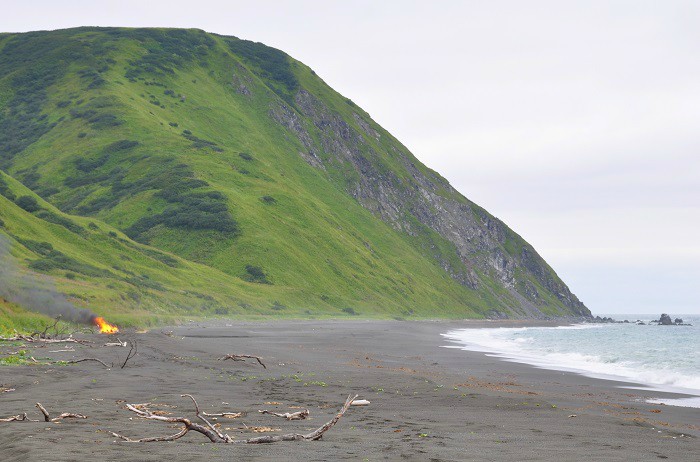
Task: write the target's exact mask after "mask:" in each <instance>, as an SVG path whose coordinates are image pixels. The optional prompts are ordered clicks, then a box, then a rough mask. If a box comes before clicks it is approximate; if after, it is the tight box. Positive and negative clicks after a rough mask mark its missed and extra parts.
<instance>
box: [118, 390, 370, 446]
mask: <svg viewBox="0 0 700 462" xmlns="http://www.w3.org/2000/svg"><path fill="white" fill-rule="evenodd" d="M182 396H183V397H187V398H190V399H191V400H192V403H194V407H195V415H196V417H197V418H198V419H199V420H201V421H202V422H204V425H202V424H199V423H196V422H193V421H192V420H190V419H188V418H186V417H168V416H163V415H157V414H155V413H153V412H151V411H149V410H148V409H139V408H138V407H136V405H133V404H127V405H126V408H127V409H128V410H130V411H131V412H134V413H135V414H136V415H138V416H139V417H141V418H143V419H148V420H159V421H161V422H168V423H179V424H182V425H183V427H182V430H180V431H179V432H177V433H175V434H174V435H166V436H155V437H146V438H139V439H132V438H129V437H127V436H124V435H121V434H119V433H115V432H112V431H108V432H107V433H109V434H110V435H112V436H114V437H115V438H119V439H121V440H123V441H126V442H129V443H150V442H156V441H174V440H176V439H179V438H182V437H183V436H185V435H186V434H187V433H189V432H190V431H195V432H198V433H201V434H203V435H204V436H206V437H207V438H209V441H211V442H212V443H224V444H233V443H244V444H264V443H277V442H279V441H315V440H318V439H320V438H321V437H322V436H323V434H324V433H326V432H327V431H328V430H330V429H331V428H332V427H333V426H334V425H335V424H336V423H338V420H340V418H341V417H342V416H343V414H345V412H346V411H347V410H348V408H349V407H350V403H352V401H353V400H354V399H355V398H357V395H355V396H348V398H347V399H346V400H345V404H343V407H342V408H341V409H340V411H338V413H337V414H336V415H335V417H333V418H332V419H331V420H329V421H328V422H326V423H325V424H323V425H321V426H320V427H318V428H317V429H316V430H314V431H312V432H311V433H307V434H300V433H287V434H285V435H274V436H273V435H269V436H260V437H256V438H249V439H245V440H234V439H233V438H232V437H230V436H229V435H227V434H225V433H221V432H220V431H219V430H218V429H217V428H216V427H215V426H214V425H212V424H211V422H209V421H208V420H207V419H206V418H205V417H204V413H202V412H201V411H200V410H199V405H198V404H197V401H196V400H195V399H194V397H193V396H192V395H182Z"/></svg>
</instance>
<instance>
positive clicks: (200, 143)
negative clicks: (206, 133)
mask: <svg viewBox="0 0 700 462" xmlns="http://www.w3.org/2000/svg"><path fill="white" fill-rule="evenodd" d="M182 136H184V137H185V138H187V139H188V140H190V141H192V147H194V148H197V149H203V148H210V149H211V150H212V151H216V152H224V150H223V149H221V148H220V147H219V146H218V145H217V144H216V143H214V142H213V141H208V140H203V139H202V138H199V137H196V136H194V135H193V134H192V132H191V131H189V130H184V131H183V132H182Z"/></svg>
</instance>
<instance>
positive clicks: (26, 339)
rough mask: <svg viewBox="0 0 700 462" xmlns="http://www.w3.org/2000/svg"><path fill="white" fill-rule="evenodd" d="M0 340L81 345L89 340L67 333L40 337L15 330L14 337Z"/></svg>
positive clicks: (0, 339) (0, 338)
mask: <svg viewBox="0 0 700 462" xmlns="http://www.w3.org/2000/svg"><path fill="white" fill-rule="evenodd" d="M0 342H27V343H79V344H81V345H89V344H90V343H92V342H90V341H88V340H80V339H77V338H73V336H72V335H69V336H68V337H66V338H42V337H40V336H39V334H37V335H34V334H32V335H24V334H18V333H17V332H15V336H14V337H0Z"/></svg>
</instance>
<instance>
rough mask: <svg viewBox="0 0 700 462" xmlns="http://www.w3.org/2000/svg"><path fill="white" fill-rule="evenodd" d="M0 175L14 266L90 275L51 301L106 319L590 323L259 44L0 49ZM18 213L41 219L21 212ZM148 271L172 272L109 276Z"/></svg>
mask: <svg viewBox="0 0 700 462" xmlns="http://www.w3.org/2000/svg"><path fill="white" fill-rule="evenodd" d="M0 169H2V170H3V171H4V172H5V173H6V174H7V175H9V177H11V178H9V177H5V183H7V184H8V185H9V186H8V187H7V188H6V190H7V191H9V194H5V195H4V196H5V197H4V198H0V201H2V202H0V219H2V220H3V221H4V223H5V224H4V226H5V230H6V234H7V235H9V237H10V239H11V240H12V241H13V242H15V243H16V248H17V249H16V250H14V252H15V254H16V255H17V256H18V257H19V259H20V261H21V263H20V264H21V265H24V266H27V267H29V268H31V269H32V270H33V271H38V272H42V273H45V274H48V275H51V276H53V277H55V278H58V279H61V277H63V276H65V273H66V270H69V269H68V268H66V267H65V264H64V263H65V262H63V263H56V264H52V265H41V264H37V263H33V262H34V259H36V258H38V257H40V256H41V255H40V253H39V254H37V251H36V249H32V248H31V246H32V244H30V245H29V246H28V245H27V244H26V240H27V239H30V240H32V241H41V242H48V243H50V244H51V245H52V246H53V247H54V248H56V249H58V250H60V251H61V252H62V253H63V254H64V255H66V256H67V257H69V258H71V259H74V260H75V261H79V262H82V263H86V264H87V263H89V264H90V265H92V266H94V267H95V268H101V269H104V270H105V271H107V272H109V275H108V274H107V272H101V273H99V272H93V273H90V272H89V271H88V273H90V274H86V273H85V272H83V273H81V272H79V271H73V273H75V274H74V276H73V277H74V279H72V280H71V281H62V282H61V284H67V285H66V288H68V286H70V285H71V284H78V283H81V284H82V283H85V284H88V285H89V286H90V287H94V290H95V293H96V295H95V297H98V298H99V304H100V305H101V306H102V307H103V308H102V309H105V310H109V311H112V312H120V311H123V310H129V309H136V308H135V307H136V306H138V307H139V308H138V309H141V310H144V311H146V312H155V313H159V312H161V311H162V310H163V309H164V307H172V312H183V311H191V312H194V313H196V312H199V311H200V310H201V303H195V304H192V303H190V302H189V300H191V298H192V297H191V296H190V295H188V292H196V293H197V294H200V296H204V297H213V298H214V299H215V301H216V303H211V306H209V308H207V309H205V313H211V312H216V313H220V314H237V313H241V314H245V313H251V312H259V313H275V314H287V313H288V314H290V315H300V314H304V313H306V314H309V315H322V314H352V313H359V314H362V315H366V316H372V315H393V316H404V317H406V316H411V315H421V316H449V317H481V316H543V315H547V316H552V315H555V316H556V315H571V314H576V315H579V314H582V315H587V314H589V312H588V310H587V309H586V308H585V306H583V304H582V303H581V302H579V301H578V299H577V298H576V297H575V296H574V295H573V294H572V293H571V292H570V291H569V289H568V288H567V287H566V285H565V284H564V283H563V282H562V281H561V280H560V279H559V278H558V277H557V275H556V274H555V273H554V271H553V270H552V269H551V268H550V267H549V266H548V265H547V264H546V262H544V260H542V258H541V257H539V255H538V254H537V253H536V252H535V250H534V249H533V248H532V247H531V246H530V245H529V244H527V243H526V242H525V241H523V240H522V239H521V238H520V237H519V236H518V235H517V234H515V233H514V232H513V231H511V230H510V229H509V228H508V227H507V226H505V225H504V224H503V223H502V222H501V221H499V220H498V219H496V218H494V217H493V216H491V215H490V214H488V212H486V211H485V210H483V209H481V208H480V207H478V206H476V205H475V204H473V203H471V202H470V201H468V200H467V199H466V198H464V197H463V196H461V195H460V194H459V193H458V192H457V191H455V190H454V189H453V188H452V187H451V186H450V185H449V184H448V183H447V181H445V180H444V179H443V178H442V177H440V176H439V175H438V174H437V173H435V172H433V171H431V170H429V169H427V168H426V167H425V166H423V165H422V164H421V163H420V162H418V161H417V160H416V159H415V158H414V157H413V156H412V155H411V154H410V153H409V152H408V150H407V149H406V148H405V147H404V146H402V145H401V144H400V143H399V142H398V141H397V140H395V139H394V138H393V137H392V136H391V135H390V134H389V133H387V132H386V131H384V130H383V129H382V128H381V127H380V126H379V125H377V124H376V123H375V122H374V121H373V120H372V119H371V118H370V117H369V115H368V114H367V113H365V112H364V111H362V110H361V109H360V108H358V107H357V106H356V105H355V104H354V103H353V102H352V101H351V100H349V99H347V98H344V97H343V96H341V95H339V94H338V93H336V92H335V91H333V90H332V89H331V88H330V87H328V86H327V85H326V84H325V83H324V82H323V81H322V80H321V79H320V78H319V77H318V76H316V74H315V73H314V72H313V71H312V70H311V69H309V68H308V67H307V66H305V65H303V64H302V63H299V62H297V61H295V60H293V59H292V58H290V57H288V56H287V55H286V54H284V53H283V52H281V51H279V50H275V49H272V48H269V47H266V46H265V45H262V44H259V43H253V42H249V41H244V40H239V39H237V38H234V37H223V36H218V35H213V34H207V33H204V32H202V31H197V30H175V29H167V30H166V29H116V28H78V29H70V30H62V31H54V32H33V33H27V34H4V35H0ZM13 179H14V180H17V181H18V182H21V183H22V185H20V184H19V183H15V182H14V180H13ZM25 187H26V188H28V189H29V190H31V192H30V191H29V190H26V191H25V190H24V189H23V188H25ZM0 193H2V191H0ZM33 193H35V194H37V195H38V196H40V197H41V198H43V200H44V201H46V202H41V201H39V204H41V209H40V210H31V209H32V207H31V206H30V207H29V208H27V207H26V205H27V204H26V203H25V204H22V203H21V201H19V198H20V197H21V196H23V195H29V196H31V195H32V194H33ZM18 201H19V202H18ZM22 206H24V207H22ZM53 207H56V208H57V209H58V210H56V209H54V208H53ZM59 210H60V212H59ZM61 212H62V213H61ZM66 214H67V215H66ZM55 217H61V218H62V219H63V220H58V219H56V218H55ZM65 220H68V221H70V222H71V223H75V224H78V226H79V227H80V228H81V229H80V230H78V229H77V228H75V229H71V226H66V224H65V223H64V222H63V221H65ZM29 223H32V224H33V225H32V227H29V226H28V224H29ZM91 223H92V225H90V224H91ZM92 226H94V228H97V229H94V228H93V227H92ZM108 230H112V231H108ZM110 232H111V233H112V234H114V235H116V237H115V236H110V234H109V233H110ZM121 233H124V234H121ZM39 237H41V239H39ZM23 240H24V242H23ZM84 241H88V243H85V242H84ZM124 252H126V253H124ZM134 252H135V253H137V254H138V255H131V253H134ZM144 252H145V253H146V254H148V253H149V252H155V253H158V254H161V255H167V256H168V258H170V259H172V260H173V261H177V265H176V266H177V270H174V269H172V267H170V266H168V265H167V264H165V263H163V261H162V260H158V259H157V258H156V259H155V260H154V259H153V258H148V259H147V260H144V264H143V265H141V267H139V269H138V271H135V270H134V269H131V268H130V266H129V265H130V264H131V263H129V264H125V263H124V261H127V262H131V261H136V260H138V259H140V258H143V257H142V256H141V254H143V253H144ZM124 256H125V257H127V258H122V257H124ZM42 258H46V256H45V255H44V256H42ZM128 259H131V260H128ZM59 260H60V259H59ZM115 265H117V266H119V267H120V268H122V269H125V270H126V272H124V271H121V270H119V269H114V266H115ZM129 272H132V273H134V274H146V275H148V278H146V279H149V280H152V281H153V280H155V281H157V282H158V284H160V289H162V290H154V289H153V288H149V287H143V286H141V287H139V286H138V284H136V285H134V284H132V283H133V282H135V281H134V280H133V276H131V275H130V274H129ZM130 277H131V278H132V280H131V282H129V281H128V279H129V278H130ZM73 281H74V282H73ZM129 291H135V292H136V293H137V294H138V295H139V297H140V301H139V303H138V304H135V303H133V302H129V300H124V299H123V297H121V295H123V294H124V293H128V292H129ZM98 293H99V294H101V295H97V294H98ZM100 297H101V298H100ZM98 298H96V299H95V300H94V301H93V300H91V299H89V297H88V299H87V300H83V303H84V304H86V305H95V304H98V303H97V302H98ZM195 299H196V297H195ZM214 305H216V307H214ZM207 310H209V311H207ZM216 310H218V311H216Z"/></svg>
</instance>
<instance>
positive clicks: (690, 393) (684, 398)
mask: <svg viewBox="0 0 700 462" xmlns="http://www.w3.org/2000/svg"><path fill="white" fill-rule="evenodd" d="M562 326H569V327H576V326H581V327H580V328H585V326H590V325H589V324H587V323H578V324H568V325H564V324H562V325H558V326H549V325H547V326H541V325H533V326H513V325H499V326H486V327H484V326H478V327H477V326H474V327H471V326H470V327H461V328H459V329H452V330H450V331H447V332H444V333H442V334H441V336H442V337H443V339H444V340H445V342H446V343H447V344H446V345H444V347H445V348H451V349H457V350H461V351H471V352H481V353H484V354H486V355H487V356H489V357H493V358H496V359H498V360H501V361H505V362H510V363H517V364H526V365H529V366H531V367H534V368H537V369H544V370H549V371H560V372H571V373H574V374H579V375H581V376H583V377H588V378H593V379H598V380H607V381H613V382H622V383H626V384H627V385H624V386H621V388H625V389H629V390H640V391H645V392H649V393H652V392H653V393H658V394H663V395H673V396H674V397H675V398H668V397H662V396H659V397H658V398H653V399H652V400H653V401H655V402H656V403H657V404H659V403H663V404H665V405H676V406H682V407H693V408H700V389H696V388H689V387H684V386H680V385H675V384H670V385H669V384H663V383H655V382H652V381H644V380H643V379H642V378H638V377H634V376H632V375H624V374H619V373H618V374H615V373H606V372H602V371H596V370H593V369H586V368H584V367H577V366H575V365H572V364H566V363H564V362H562V361H560V362H551V361H547V360H546V359H542V356H541V355H540V354H538V353H537V352H528V351H526V352H523V353H520V352H514V351H512V350H509V349H507V348H503V347H502V348H501V349H499V348H498V347H497V346H494V345H488V344H482V343H480V342H478V341H475V342H468V341H467V340H466V339H464V338H460V336H459V332H460V331H463V330H469V329H491V328H496V329H498V328H513V327H516V328H521V327H522V328H529V327H545V328H547V327H562ZM593 326H595V325H593ZM600 327H601V328H605V325H601V326H600ZM623 369H624V368H623ZM631 372H638V371H631ZM650 402H651V401H650Z"/></svg>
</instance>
